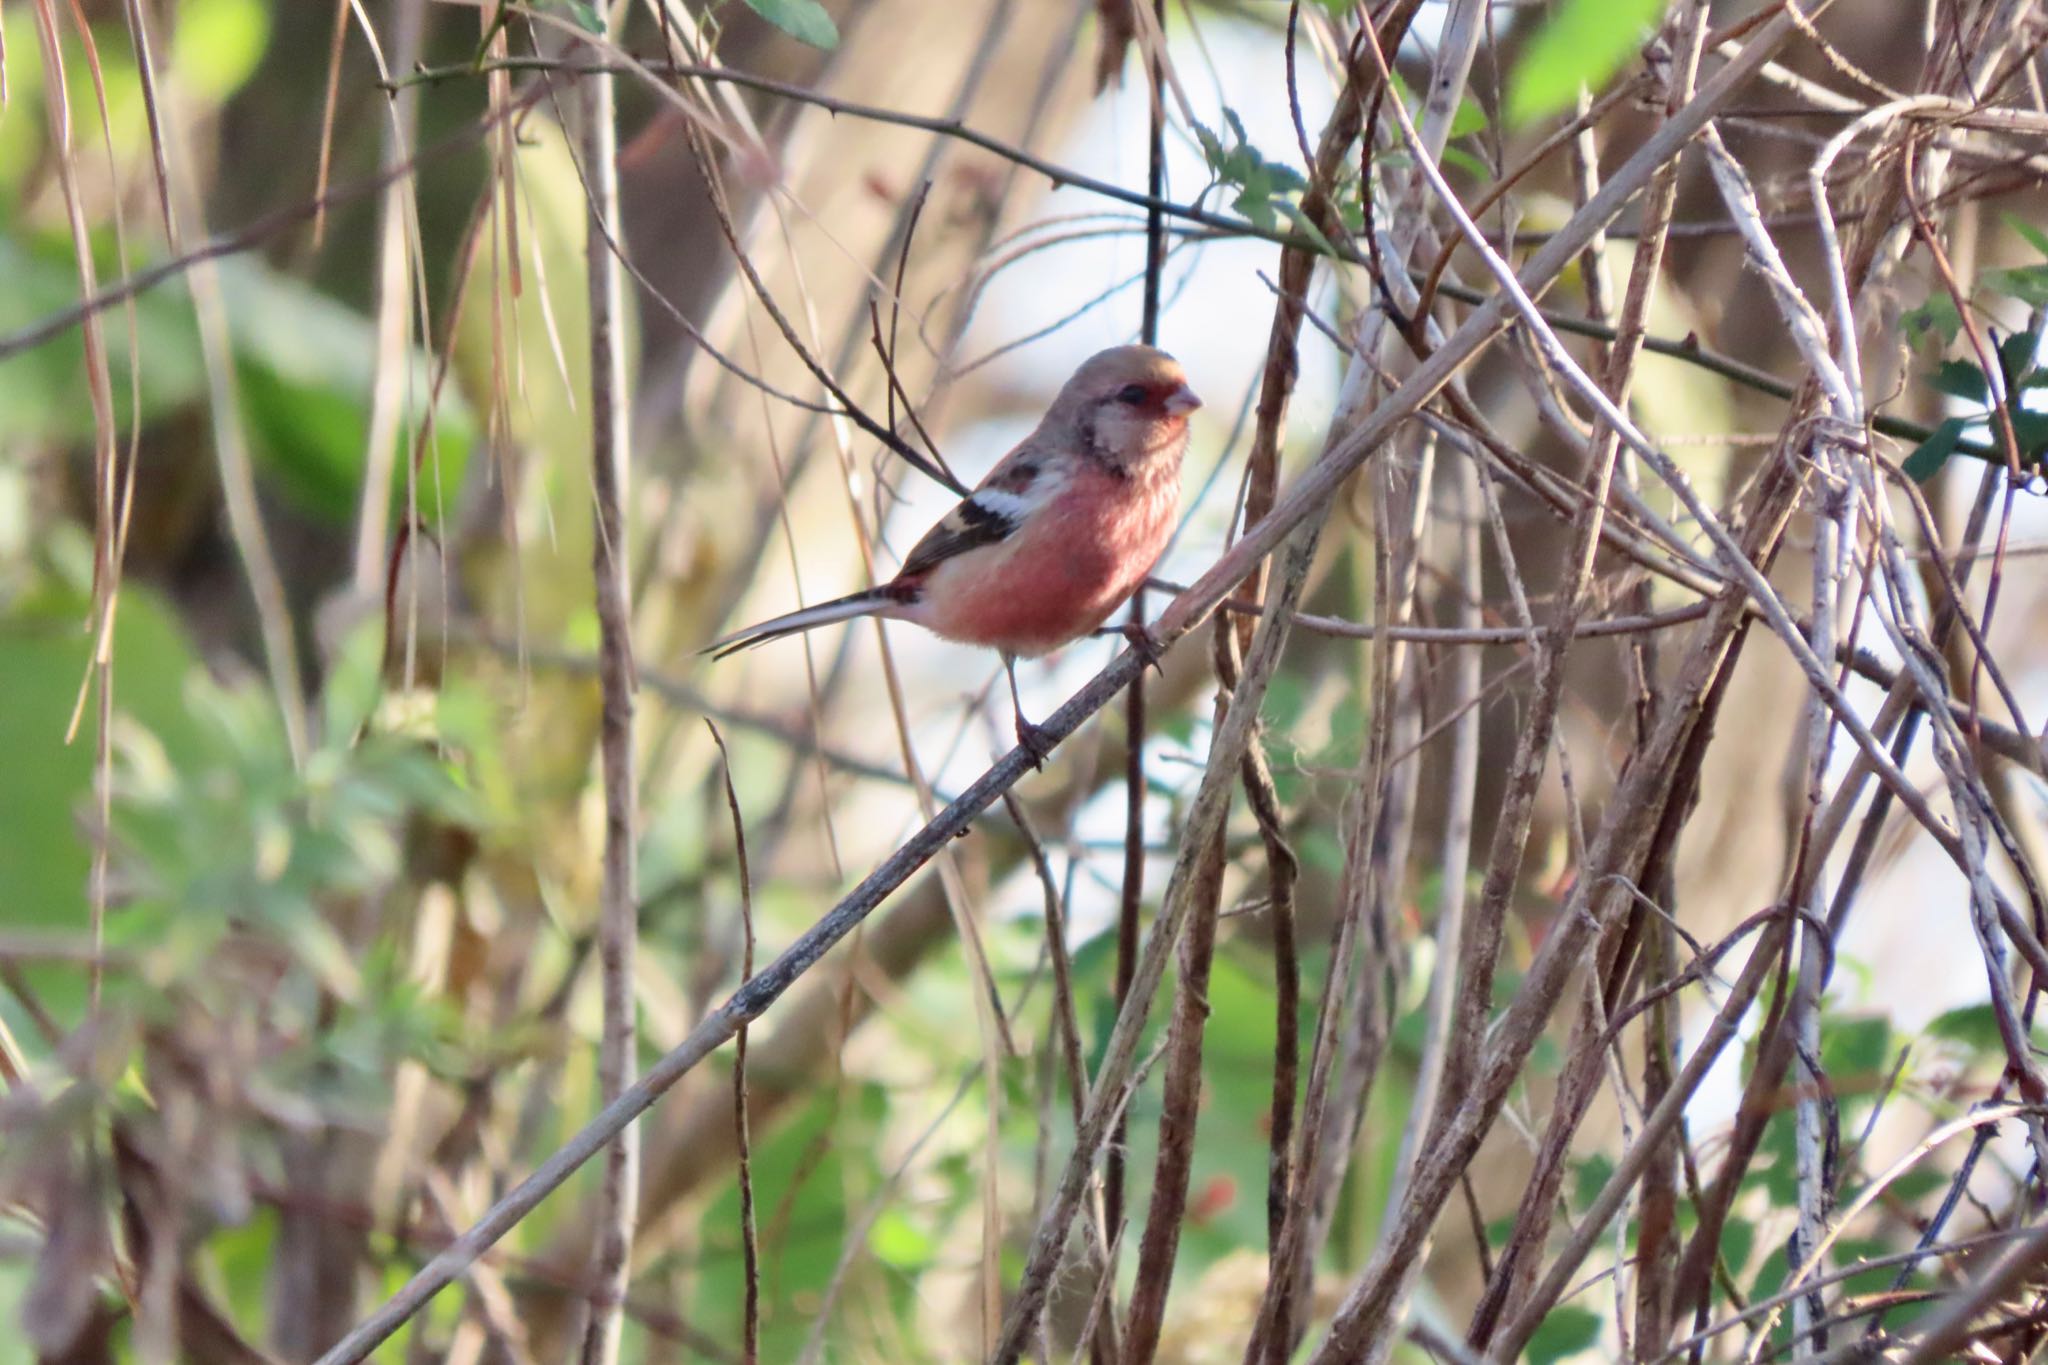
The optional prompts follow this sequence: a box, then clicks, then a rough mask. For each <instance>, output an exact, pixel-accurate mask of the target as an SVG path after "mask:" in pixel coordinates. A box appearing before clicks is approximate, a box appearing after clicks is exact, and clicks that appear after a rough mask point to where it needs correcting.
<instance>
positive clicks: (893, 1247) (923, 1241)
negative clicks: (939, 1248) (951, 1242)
mask: <svg viewBox="0 0 2048 1365" xmlns="http://www.w3.org/2000/svg"><path fill="white" fill-rule="evenodd" d="M868 1249H869V1250H871V1251H873V1252H874V1253H875V1259H877V1260H879V1261H881V1262H882V1263H883V1264H884V1265H889V1266H894V1267H895V1268H896V1269H898V1270H923V1269H924V1268H925V1267H926V1266H928V1265H930V1264H931V1260H932V1254H933V1252H934V1250H935V1249H936V1248H935V1247H934V1244H933V1242H932V1239H931V1238H930V1236H928V1235H927V1234H925V1233H924V1232H922V1231H920V1230H919V1229H918V1228H916V1227H915V1226H913V1225H912V1224H911V1222H910V1220H909V1219H908V1218H906V1217H905V1216H904V1215H903V1213H902V1211H901V1210H898V1209H885V1210H884V1211H883V1212H882V1215H881V1217H879V1218H877V1219H876V1220H875V1226H874V1230H873V1231H871V1232H870V1233H869V1234H868Z"/></svg>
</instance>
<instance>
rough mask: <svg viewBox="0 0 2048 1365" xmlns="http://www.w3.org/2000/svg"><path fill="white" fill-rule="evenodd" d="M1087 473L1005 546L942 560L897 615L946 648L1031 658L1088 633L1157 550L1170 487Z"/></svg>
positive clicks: (1174, 488)
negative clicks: (948, 644)
mask: <svg viewBox="0 0 2048 1365" xmlns="http://www.w3.org/2000/svg"><path fill="white" fill-rule="evenodd" d="M1176 472H1177V471H1173V472H1163V473H1164V477H1159V476H1153V477H1147V476H1146V475H1144V474H1140V475H1138V476H1136V477H1133V478H1130V479H1118V478H1116V477H1115V476H1113V475H1111V474H1109V473H1107V472H1104V471H1101V470H1098V469H1094V468H1089V469H1085V470H1083V471H1081V472H1079V473H1077V474H1076V475H1075V476H1074V478H1073V479H1072V481H1071V482H1070V483H1069V484H1068V486H1067V487H1065V488H1064V489H1062V490H1061V491H1060V492H1059V494H1058V495H1057V496H1056V497H1055V498H1054V499H1053V501H1051V502H1050V503H1048V504H1046V505H1045V506H1044V507H1043V508H1041V509H1039V510H1038V512H1037V513H1036V514H1035V515H1033V516H1032V517H1030V518H1029V519H1028V520H1027V521H1026V522H1025V524H1024V525H1023V526H1021V527H1019V528H1018V529H1017V530H1016V531H1015V532H1014V533H1013V534H1011V535H1010V536H1009V537H1008V538H1007V539H1006V540H1004V541H1002V542H1001V543H999V544H996V545H991V546H989V547H987V548H986V549H982V550H973V551H969V552H968V553H966V554H963V555H960V556H958V557H957V558H954V559H950V560H947V561H946V562H944V563H943V564H940V565H938V566H937V567H936V568H934V569H933V570H932V572H931V573H930V575H929V576H928V577H927V578H926V579H925V581H924V584H923V592H922V594H921V600H920V601H919V602H918V603H917V604H916V605H915V606H913V607H911V608H909V609H907V610H906V611H905V612H904V613H903V615H904V616H906V617H908V618H909V619H911V620H914V621H917V622H919V623H920V624H922V625H923V626H925V627H926V628H927V629H929V630H931V631H932V632H933V633H935V634H938V635H942V636H944V637H946V638H947V639H949V640H960V641H963V642H965V643H968V644H977V645H987V646H990V647H992V648H995V649H1001V650H1005V651H1007V652H1009V653H1012V654H1016V655H1021V656H1026V657H1029V656H1032V655H1038V654H1044V653H1046V652H1048V651H1050V650H1054V649H1057V648H1059V647H1060V646H1061V645H1063V644H1066V643H1067V642H1068V641H1070V640H1074V639H1077V638H1079V637H1080V636H1082V635H1085V634H1087V633H1088V632H1089V631H1091V630H1094V629H1095V628H1096V627H1097V626H1099V625H1101V624H1102V623H1103V622H1104V621H1105V620H1107V619H1108V617H1109V614H1110V613H1111V612H1113V611H1115V610H1116V609H1117V607H1118V606H1120V605H1122V604H1123V602H1124V601H1125V600H1126V599H1128V598H1129V597H1130V595H1131V593H1132V592H1133V591H1135V590H1136V588H1137V586H1138V584H1139V583H1141V582H1143V581H1144V577H1145V575H1146V574H1147V573H1148V572H1149V571H1150V570H1151V568H1152V564H1153V561H1154V560H1156V559H1158V557H1159V552H1160V550H1161V549H1163V548H1164V547H1165V544H1166V537H1167V534H1168V532H1169V531H1170V530H1171V529H1172V526H1173V514H1174V508H1175V504H1176V502H1177V501H1178V493H1179V488H1178V483H1179V480H1178V479H1177V478H1175V477H1173V474H1174V473H1176Z"/></svg>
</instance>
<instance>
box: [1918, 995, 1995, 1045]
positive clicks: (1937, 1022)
mask: <svg viewBox="0 0 2048 1365" xmlns="http://www.w3.org/2000/svg"><path fill="white" fill-rule="evenodd" d="M1926 1031H1927V1032H1928V1033H1929V1034H1932V1035H1933V1036H1934V1037H1936V1038H1941V1039H1945V1040H1946V1041H1948V1042H1951V1043H1961V1044H1962V1045H1963V1046H1965V1047H1967V1048H1970V1049H1971V1050H1972V1051H1976V1052H1992V1051H1996V1050H1997V1049H1998V1048H1999V1046H2000V1044H2001V1041H2002V1040H2001V1039H2000V1037H1999V1033H1998V1016H1997V1014H1996V1013H1994V1012H1993V1010H1992V1008H1991V1006H1990V1005H1988V1004H1983V1005H1963V1006H1961V1007H1959V1008H1957V1009H1952V1010H1949V1011H1947V1012H1946V1013H1943V1014H1937V1015H1936V1016H1934V1018H1933V1019H1931V1020H1929V1021H1928V1023H1927V1028H1926Z"/></svg>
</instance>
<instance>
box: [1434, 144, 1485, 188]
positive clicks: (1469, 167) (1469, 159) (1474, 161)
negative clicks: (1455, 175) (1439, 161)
mask: <svg viewBox="0 0 2048 1365" xmlns="http://www.w3.org/2000/svg"><path fill="white" fill-rule="evenodd" d="M1444 165H1446V166H1456V167H1457V168H1458V169H1459V170H1461V171H1463V172H1465V173H1466V174H1467V175H1470V176H1473V177H1474V178H1476V179H1480V180H1484V179H1485V178H1486V177H1487V176H1489V175H1491V174H1493V172H1492V171H1490V170H1488V169H1487V166H1486V163H1485V162H1484V161H1481V160H1480V159H1479V158H1478V157H1476V156H1474V155H1472V153H1470V152H1468V151H1466V150H1465V149H1464V148H1463V147H1446V148H1444Z"/></svg>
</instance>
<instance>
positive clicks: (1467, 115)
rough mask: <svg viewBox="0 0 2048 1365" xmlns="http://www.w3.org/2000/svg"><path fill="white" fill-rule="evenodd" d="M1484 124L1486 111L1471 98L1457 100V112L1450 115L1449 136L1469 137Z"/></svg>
mask: <svg viewBox="0 0 2048 1365" xmlns="http://www.w3.org/2000/svg"><path fill="white" fill-rule="evenodd" d="M1485 126H1486V111H1485V110H1484V109H1481V108H1480V107H1479V103H1478V101H1476V100H1472V99H1462V100H1459V101H1458V108H1457V112H1455V113H1453V114H1452V115H1451V136H1452V137H1454V138H1455V137H1470V136H1471V135H1472V134H1474V133H1476V132H1478V131H1479V130H1480V129H1482V128H1484V127H1485Z"/></svg>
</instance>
